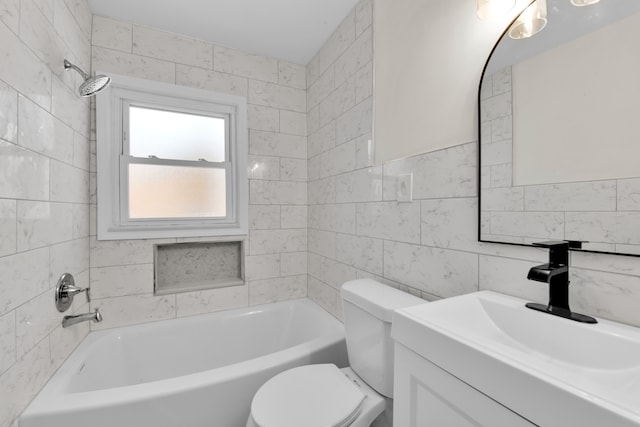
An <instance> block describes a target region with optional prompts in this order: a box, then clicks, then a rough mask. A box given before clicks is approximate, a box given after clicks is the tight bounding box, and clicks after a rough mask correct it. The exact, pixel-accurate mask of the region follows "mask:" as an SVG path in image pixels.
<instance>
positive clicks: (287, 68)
mask: <svg viewBox="0 0 640 427" xmlns="http://www.w3.org/2000/svg"><path fill="white" fill-rule="evenodd" d="M278 83H280V84H281V85H284V86H290V87H294V88H296V89H303V90H306V89H307V82H306V71H305V67H304V66H303V65H298V64H293V63H291V62H286V61H279V63H278Z"/></svg>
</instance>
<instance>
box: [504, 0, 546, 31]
mask: <svg viewBox="0 0 640 427" xmlns="http://www.w3.org/2000/svg"><path fill="white" fill-rule="evenodd" d="M546 25H547V0H536V1H534V2H533V3H532V4H531V5H530V6H529V7H527V8H526V9H525V10H524V12H522V13H521V14H520V16H518V19H516V21H515V22H514V23H513V25H511V28H509V37H511V38H512V39H515V40H519V39H526V38H528V37H531V36H533V35H535V34H538V33H539V32H540V31H542V29H543V28H544V27H545V26H546Z"/></svg>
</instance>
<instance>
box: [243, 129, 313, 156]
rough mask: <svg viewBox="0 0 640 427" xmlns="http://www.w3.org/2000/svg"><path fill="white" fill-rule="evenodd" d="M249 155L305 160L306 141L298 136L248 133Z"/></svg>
mask: <svg viewBox="0 0 640 427" xmlns="http://www.w3.org/2000/svg"><path fill="white" fill-rule="evenodd" d="M249 153H251V154H263V155H267V156H282V157H293V158H296V159H306V158H307V139H306V138H305V137H304V136H299V135H287V134H283V133H276V132H263V131H254V130H252V131H250V132H249Z"/></svg>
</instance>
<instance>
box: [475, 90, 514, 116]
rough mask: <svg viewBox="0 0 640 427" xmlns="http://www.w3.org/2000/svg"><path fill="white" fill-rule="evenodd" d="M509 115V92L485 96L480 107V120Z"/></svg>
mask: <svg viewBox="0 0 640 427" xmlns="http://www.w3.org/2000/svg"><path fill="white" fill-rule="evenodd" d="M509 115H511V93H510V92H507V93H503V94H500V95H494V96H492V97H490V98H487V99H486V100H484V102H483V103H482V108H481V109H480V119H481V121H483V122H484V121H487V120H495V119H497V118H500V117H505V116H509Z"/></svg>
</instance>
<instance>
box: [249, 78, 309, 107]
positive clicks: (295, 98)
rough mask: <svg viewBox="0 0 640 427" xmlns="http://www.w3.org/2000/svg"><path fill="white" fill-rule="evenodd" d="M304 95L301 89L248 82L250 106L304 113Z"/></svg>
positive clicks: (305, 97)
mask: <svg viewBox="0 0 640 427" xmlns="http://www.w3.org/2000/svg"><path fill="white" fill-rule="evenodd" d="M306 95H307V93H306V91H304V90H301V89H295V88H290V87H287V86H280V85H277V84H274V83H267V82H262V81H258V80H249V99H248V101H249V103H250V104H255V105H264V106H267V107H274V108H280V109H282V110H290V111H297V112H299V113H305V112H306V111H307V101H306V100H307V96H306Z"/></svg>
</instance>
